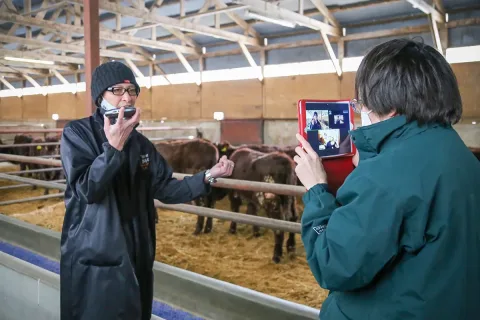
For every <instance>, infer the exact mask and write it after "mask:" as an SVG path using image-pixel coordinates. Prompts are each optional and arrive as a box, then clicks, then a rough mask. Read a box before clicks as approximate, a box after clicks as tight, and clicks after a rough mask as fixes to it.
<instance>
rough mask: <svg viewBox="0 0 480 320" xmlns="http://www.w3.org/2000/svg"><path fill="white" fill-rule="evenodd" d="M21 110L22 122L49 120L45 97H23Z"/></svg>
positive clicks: (37, 95)
mask: <svg viewBox="0 0 480 320" xmlns="http://www.w3.org/2000/svg"><path fill="white" fill-rule="evenodd" d="M22 109H23V119H24V120H45V119H51V115H49V114H48V112H47V96H44V95H41V94H36V95H31V96H23V97H22Z"/></svg>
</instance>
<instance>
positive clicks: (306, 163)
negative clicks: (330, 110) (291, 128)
mask: <svg viewBox="0 0 480 320" xmlns="http://www.w3.org/2000/svg"><path fill="white" fill-rule="evenodd" d="M296 137H297V140H298V141H299V142H300V143H301V144H302V147H303V149H305V151H306V152H305V151H304V150H303V149H302V148H301V147H296V148H295V152H296V153H297V155H296V156H295V157H293V160H294V161H295V162H296V163H297V166H296V168H295V173H296V174H297V177H298V179H300V182H301V183H302V184H303V185H304V186H305V188H307V190H309V189H310V188H312V187H314V186H315V185H317V184H321V183H327V173H326V172H325V169H324V168H323V165H322V160H321V159H320V158H319V157H318V154H317V153H316V152H315V151H314V150H313V148H312V146H310V144H309V143H308V141H307V140H305V139H304V138H303V137H302V136H301V135H300V134H298V133H297V135H296Z"/></svg>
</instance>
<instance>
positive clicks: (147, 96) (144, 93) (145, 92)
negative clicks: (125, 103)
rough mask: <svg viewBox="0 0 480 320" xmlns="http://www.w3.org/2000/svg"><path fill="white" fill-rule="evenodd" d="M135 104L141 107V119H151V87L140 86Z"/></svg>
mask: <svg viewBox="0 0 480 320" xmlns="http://www.w3.org/2000/svg"><path fill="white" fill-rule="evenodd" d="M135 105H136V106H137V107H138V108H141V109H142V115H141V119H152V88H150V89H147V88H145V87H143V88H141V89H140V95H139V96H138V98H137V102H136V103H135Z"/></svg>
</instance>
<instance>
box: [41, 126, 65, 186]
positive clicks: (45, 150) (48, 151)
mask: <svg viewBox="0 0 480 320" xmlns="http://www.w3.org/2000/svg"><path fill="white" fill-rule="evenodd" d="M59 141H60V137H59V136H58V135H54V136H47V137H45V142H47V143H51V142H59ZM58 154H60V145H50V146H36V147H35V156H36V157H40V156H41V157H44V158H47V157H48V156H54V155H58ZM52 159H53V158H52ZM37 168H38V169H47V168H52V167H51V166H47V165H37ZM38 177H39V179H42V180H46V181H54V180H60V179H63V178H64V173H63V170H58V171H47V172H40V173H39V175H38ZM44 194H45V195H47V194H49V189H48V188H45V192H44Z"/></svg>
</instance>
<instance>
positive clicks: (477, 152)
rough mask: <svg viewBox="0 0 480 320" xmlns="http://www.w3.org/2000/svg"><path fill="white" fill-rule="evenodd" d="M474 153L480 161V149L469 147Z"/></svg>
mask: <svg viewBox="0 0 480 320" xmlns="http://www.w3.org/2000/svg"><path fill="white" fill-rule="evenodd" d="M468 149H470V151H472V153H473V155H474V156H475V157H476V158H477V159H478V161H480V148H474V147H468Z"/></svg>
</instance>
